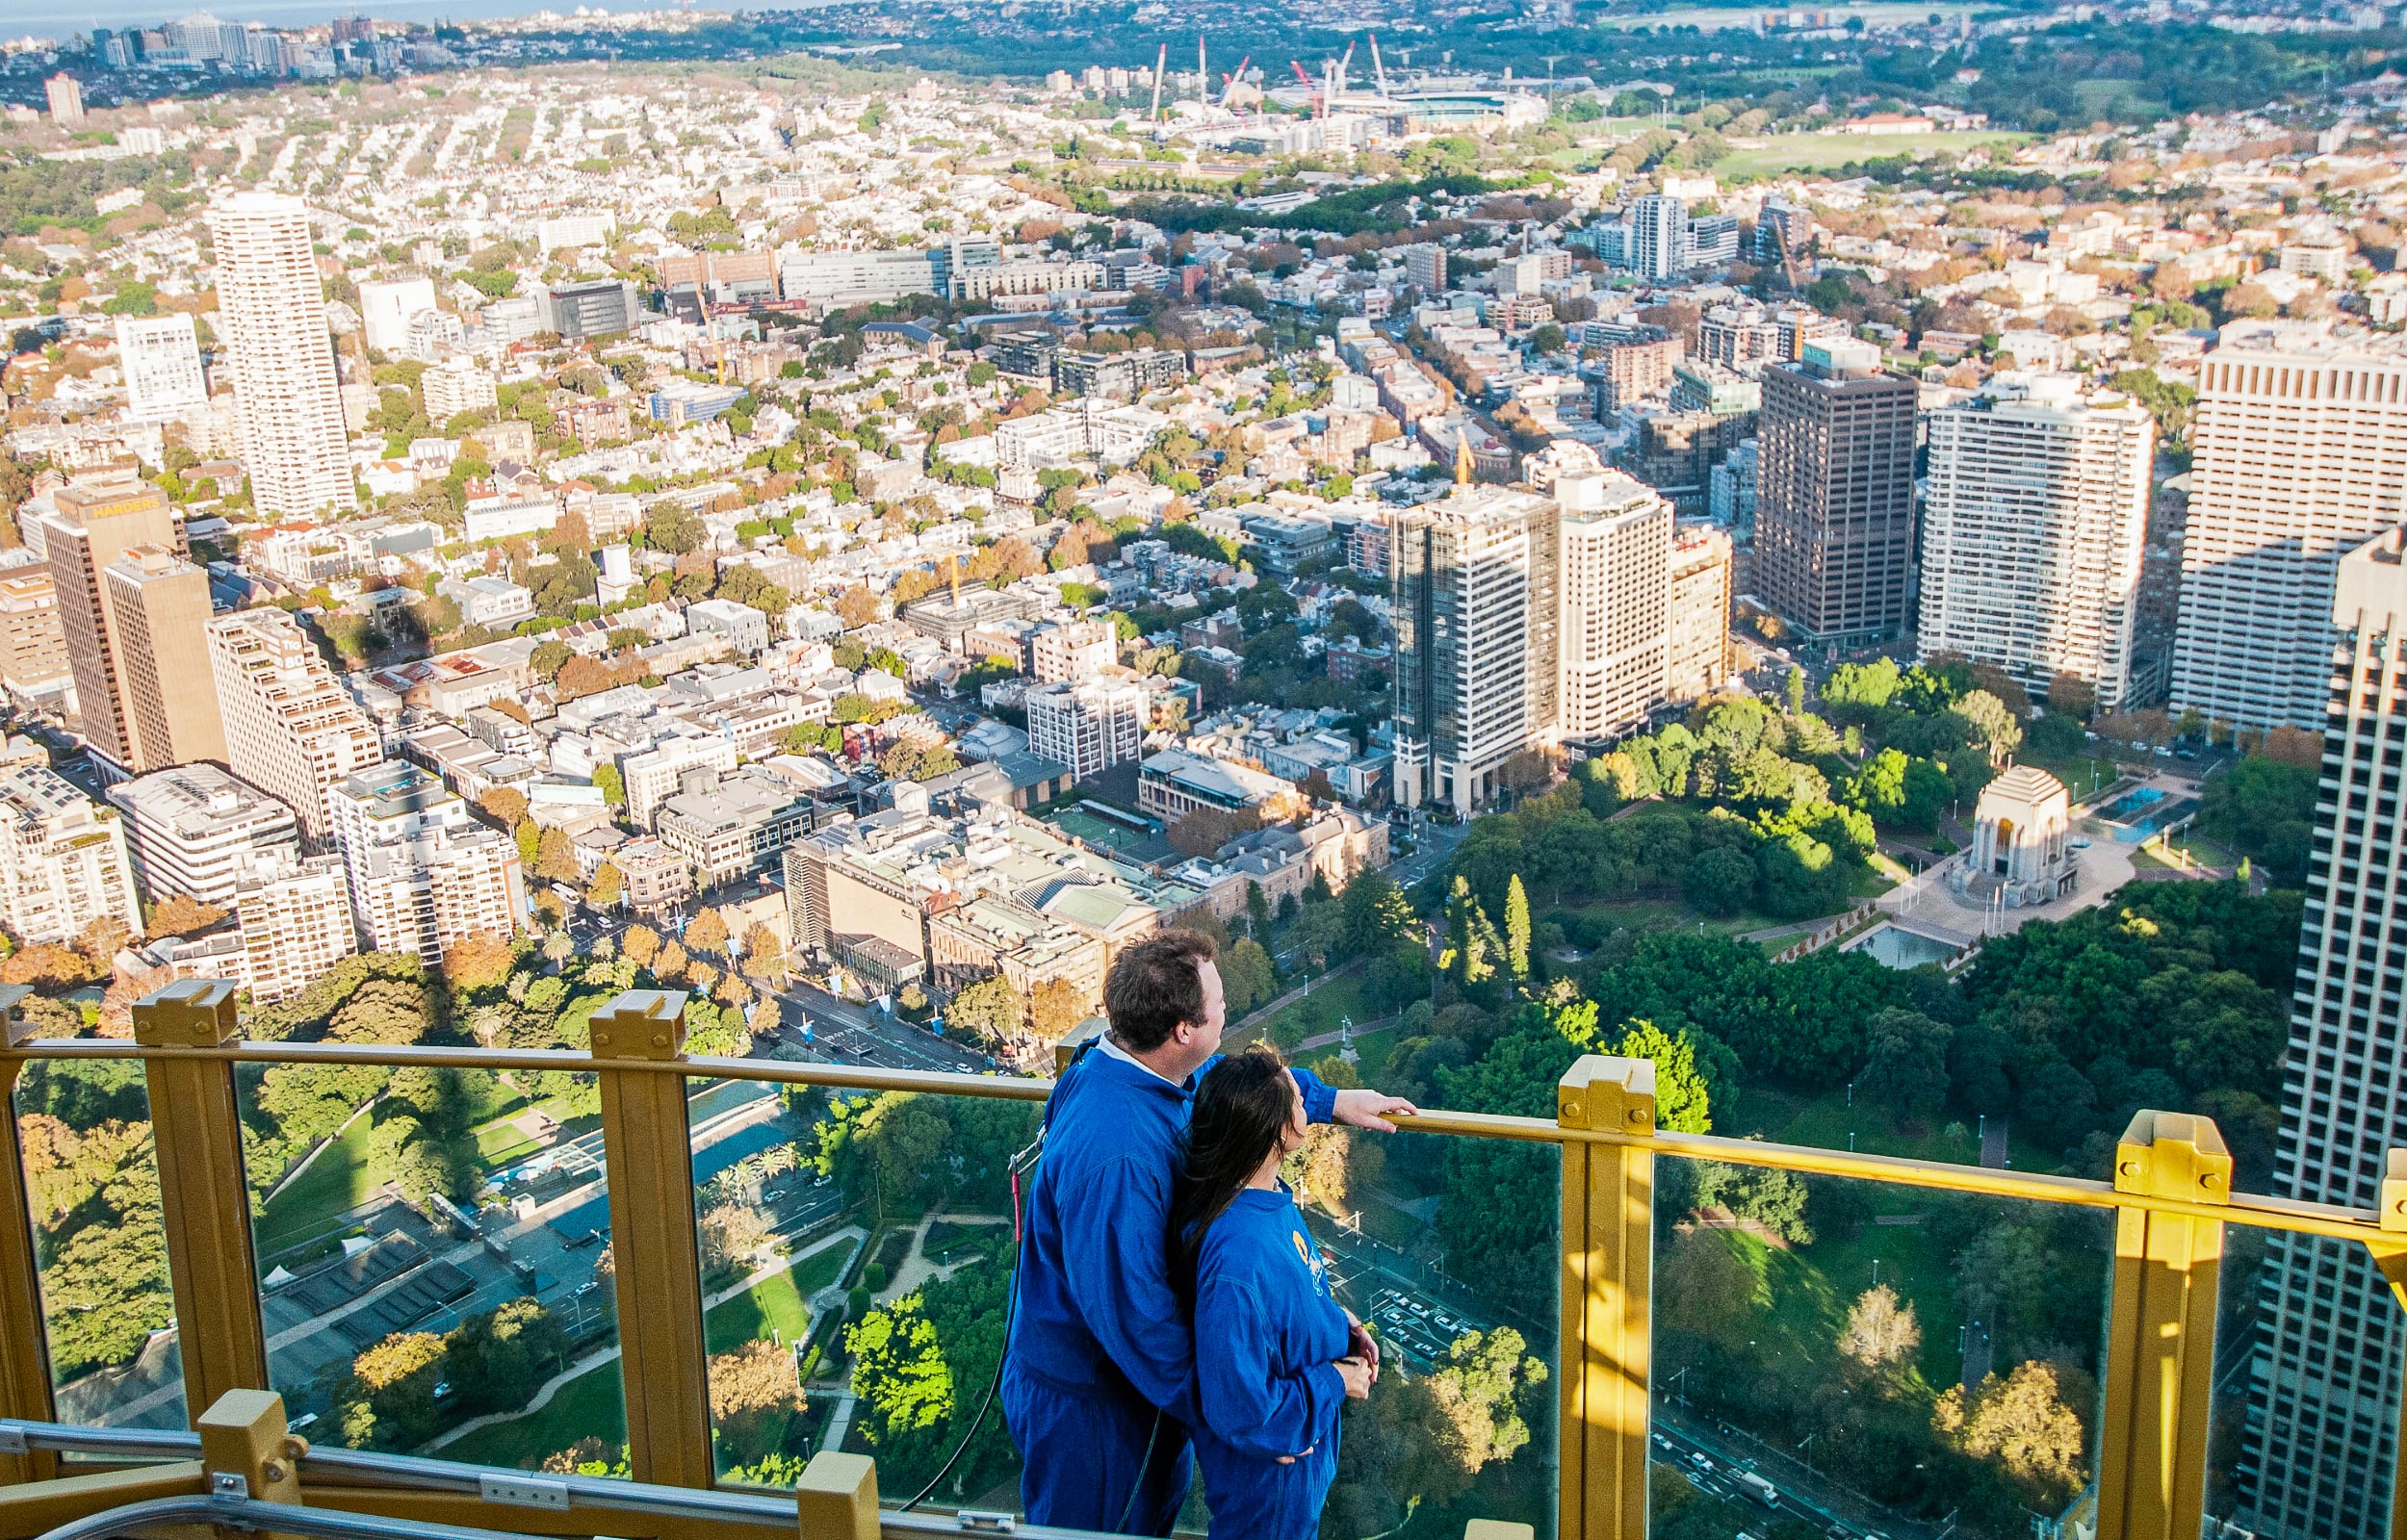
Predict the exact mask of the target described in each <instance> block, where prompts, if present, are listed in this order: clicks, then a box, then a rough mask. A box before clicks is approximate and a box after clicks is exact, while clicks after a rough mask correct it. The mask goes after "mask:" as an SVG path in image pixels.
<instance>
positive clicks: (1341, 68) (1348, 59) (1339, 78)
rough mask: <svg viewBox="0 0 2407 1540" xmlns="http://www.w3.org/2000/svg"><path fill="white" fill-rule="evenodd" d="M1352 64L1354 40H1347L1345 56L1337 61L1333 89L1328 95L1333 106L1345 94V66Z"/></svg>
mask: <svg viewBox="0 0 2407 1540" xmlns="http://www.w3.org/2000/svg"><path fill="white" fill-rule="evenodd" d="M1352 63H1354V39H1351V38H1349V39H1346V51H1345V56H1344V57H1343V58H1341V59H1339V60H1338V61H1337V69H1336V80H1335V83H1334V89H1333V90H1331V91H1330V93H1329V99H1330V101H1331V102H1332V103H1334V102H1335V101H1336V99H1337V98H1338V97H1340V96H1343V95H1344V94H1345V93H1346V65H1348V64H1352Z"/></svg>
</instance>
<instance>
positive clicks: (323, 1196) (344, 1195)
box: [253, 1117, 376, 1257]
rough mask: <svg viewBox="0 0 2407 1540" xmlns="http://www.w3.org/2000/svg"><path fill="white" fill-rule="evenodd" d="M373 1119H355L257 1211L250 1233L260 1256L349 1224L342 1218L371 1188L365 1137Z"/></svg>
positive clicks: (359, 1202) (363, 1201) (371, 1126)
mask: <svg viewBox="0 0 2407 1540" xmlns="http://www.w3.org/2000/svg"><path fill="white" fill-rule="evenodd" d="M374 1127H375V1118H374V1117H355V1118H353V1119H352V1120H351V1122H350V1124H349V1126H348V1127H347V1128H345V1129H344V1130H343V1132H342V1134H341V1136H340V1137H339V1138H337V1139H335V1140H334V1141H333V1142H331V1143H329V1144H327V1146H326V1147H325V1148H324V1149H322V1150H320V1151H319V1152H318V1158H317V1159H316V1160H315V1161H312V1162H311V1163H310V1166H309V1169H307V1170H305V1171H303V1172H301V1173H300V1175H298V1176H297V1177H295V1178H294V1179H293V1180H292V1181H291V1182H290V1183H288V1184H286V1186H285V1187H284V1189H283V1191H281V1192H279V1193H276V1195H275V1196H273V1197H272V1198H270V1199H269V1200H268V1202H267V1205H266V1206H265V1207H264V1208H263V1209H262V1210H261V1211H260V1215H259V1222H258V1224H257V1226H256V1228H255V1229H254V1231H253V1235H254V1238H255V1240H256V1244H257V1245H258V1248H259V1254H260V1256H262V1257H269V1256H273V1255H274V1254H275V1253H276V1252H278V1251H281V1250H283V1249H284V1248H285V1247H287V1246H290V1245H297V1244H298V1243H299V1242H302V1241H306V1240H308V1239H309V1238H310V1237H312V1236H314V1235H316V1234H318V1233H319V1232H321V1231H324V1230H326V1229H329V1228H332V1227H335V1226H336V1225H338V1224H342V1223H348V1222H349V1219H346V1218H343V1216H346V1215H347V1214H348V1213H349V1210H351V1209H354V1208H357V1207H358V1206H359V1205H360V1204H362V1203H365V1202H367V1201H368V1194H369V1193H373V1192H375V1190H376V1184H375V1182H373V1181H371V1180H370V1179H369V1176H368V1135H369V1133H370V1131H371V1130H372V1129H373V1128H374Z"/></svg>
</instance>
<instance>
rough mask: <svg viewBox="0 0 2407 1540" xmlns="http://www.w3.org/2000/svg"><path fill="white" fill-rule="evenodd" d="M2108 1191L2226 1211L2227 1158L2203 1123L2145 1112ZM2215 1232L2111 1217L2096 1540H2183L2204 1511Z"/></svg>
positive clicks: (2202, 1224) (2188, 1224)
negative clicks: (2183, 1200)
mask: <svg viewBox="0 0 2407 1540" xmlns="http://www.w3.org/2000/svg"><path fill="white" fill-rule="evenodd" d="M2114 1190H2115V1191H2116V1192H2118V1193H2134V1194H2137V1195H2141V1196H2147V1197H2160V1198H2167V1197H2169V1198H2187V1199H2189V1200H2191V1201H2193V1202H2199V1203H2229V1202H2230V1201H2231V1197H2232V1157H2231V1154H2230V1153H2229V1152H2228V1151H2227V1150H2226V1149H2225V1148H2224V1145H2223V1135H2222V1134H2221V1132H2220V1131H2218V1130H2217V1129H2216V1128H2215V1126H2214V1121H2213V1119H2212V1118H2208V1117H2196V1116H2193V1115H2191V1114H2188V1113H2158V1112H2142V1113H2140V1114H2139V1115H2138V1116H2136V1117H2134V1118H2133V1119H2132V1125H2131V1127H2130V1128H2129V1129H2128V1130H2126V1131H2125V1133H2124V1135H2123V1138H2122V1141H2121V1142H2120V1143H2119V1144H2117V1145H2116V1147H2115V1152H2114ZM2222 1262H2223V1221H2222V1220H2220V1219H2190V1218H2187V1217H2182V1216H2176V1215H2168V1214H2152V1213H2150V1212H2148V1211H2146V1210H2144V1209H2136V1208H2126V1209H2121V1210H2118V1211H2117V1213H2116V1215H2115V1228H2114V1296H2113V1300H2112V1304H2111V1306H2110V1313H2109V1324H2108V1331H2107V1382H2106V1425H2105V1427H2104V1428H2103V1429H2102V1434H2101V1437H2100V1439H2099V1448H2098V1540H2191V1537H2193V1536H2195V1535H2196V1534H2197V1533H2198V1529H2199V1525H2200V1523H2201V1522H2202V1520H2203V1517H2204V1514H2205V1510H2206V1486H2207V1414H2208V1402H2209V1399H2210V1398H2211V1397H2212V1396H2213V1390H2214V1312H2215V1303H2216V1299H2215V1284H2216V1282H2217V1279H2218V1277H2219V1275H2220V1273H2221V1270H2222Z"/></svg>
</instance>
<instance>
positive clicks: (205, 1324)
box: [134, 979, 268, 1418]
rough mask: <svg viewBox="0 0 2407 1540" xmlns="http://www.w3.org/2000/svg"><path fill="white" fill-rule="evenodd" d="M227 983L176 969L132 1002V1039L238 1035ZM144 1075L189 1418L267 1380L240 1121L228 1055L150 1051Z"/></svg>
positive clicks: (202, 1041)
mask: <svg viewBox="0 0 2407 1540" xmlns="http://www.w3.org/2000/svg"><path fill="white" fill-rule="evenodd" d="M234 993H235V989H234V985H233V984H232V983H231V982H229V981H227V980H224V979H185V980H182V981H180V982H178V983H175V984H170V985H168V987H167V988H163V989H159V990H156V991H154V992H153V993H151V994H148V995H145V996H144V997H143V998H142V999H140V1000H137V1001H136V1002H135V1003H134V1040H135V1041H136V1042H138V1043H141V1044H142V1046H143V1047H146V1048H214V1047H217V1046H218V1045H220V1044H221V1043H227V1042H232V1041H234V1040H236V1039H238V1038H240V1037H241V1036H242V1026H241V1023H240V1022H239V1021H238V1020H237V1019H236V1016H235V1010H234ZM147 1078H148V1083H149V1087H150V1134H151V1143H152V1146H153V1148H154V1149H155V1151H156V1153H157V1156H158V1165H159V1199H160V1218H161V1219H162V1221H163V1223H164V1224H165V1227H166V1230H167V1240H168V1277H169V1279H170V1280H172V1282H173V1284H174V1287H175V1336H176V1346H177V1348H178V1349H179V1350H180V1351H181V1352H182V1354H183V1358H184V1404H185V1406H186V1407H187V1408H188V1410H189V1411H190V1413H191V1415H193V1416H194V1417H195V1418H196V1417H198V1416H199V1415H200V1414H201V1413H202V1412H203V1411H205V1410H207V1409H208V1408H209V1407H211V1406H213V1405H215V1404H217V1400H218V1398H219V1397H220V1396H223V1395H224V1394H225V1393H226V1392H227V1391H230V1390H266V1389H267V1388H268V1342H267V1337H266V1334H265V1333H264V1332H263V1331H262V1330H261V1329H260V1324H259V1269H258V1266H257V1263H256V1261H255V1259H254V1258H253V1255H252V1252H251V1235H250V1192H249V1189H248V1188H247V1187H246V1185H245V1184H244V1181H243V1124H242V1118H241V1117H240V1115H239V1113H238V1111H237V1109H236V1107H235V1104H234V1065H233V1062H232V1061H231V1060H227V1059H152V1060H150V1061H149V1062H148V1065H147Z"/></svg>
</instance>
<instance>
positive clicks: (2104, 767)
mask: <svg viewBox="0 0 2407 1540" xmlns="http://www.w3.org/2000/svg"><path fill="white" fill-rule="evenodd" d="M2014 762H2015V763H2017V764H2031V765H2037V766H2038V767H2039V768H2040V769H2042V770H2045V771H2046V772H2048V774H2050V775H2052V776H2054V777H2056V778H2057V779H2058V781H2061V782H2063V783H2064V789H2065V790H2067V791H2069V792H2071V793H2072V795H2073V801H2074V802H2076V803H2078V802H2080V801H2081V800H2082V799H2083V798H2084V797H2088V796H2093V795H2095V794H2096V793H2098V792H2101V791H2104V790H2105V789H2106V788H2107V787H2109V786H2110V785H2112V784H2113V783H2114V778H2115V777H2116V776H2119V775H2121V774H2122V773H2123V766H2122V765H2121V764H2120V763H2118V762H2117V761H2116V760H2115V758H2114V757H2113V756H2112V755H2110V754H2093V753H2086V752H2084V753H2082V754H2072V755H2062V756H2058V755H2046V754H2032V753H2029V752H2028V749H2027V748H2026V749H2025V750H2019V751H2017V752H2016V753H2015V756H2014Z"/></svg>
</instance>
